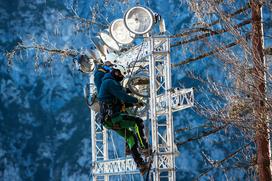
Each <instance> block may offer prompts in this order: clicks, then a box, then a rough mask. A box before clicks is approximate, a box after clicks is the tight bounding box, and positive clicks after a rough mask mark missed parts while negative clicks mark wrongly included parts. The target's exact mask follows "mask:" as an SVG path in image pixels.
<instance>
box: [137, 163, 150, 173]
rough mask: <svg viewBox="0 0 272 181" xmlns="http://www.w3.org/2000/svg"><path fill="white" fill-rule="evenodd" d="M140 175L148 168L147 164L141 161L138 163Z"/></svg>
mask: <svg viewBox="0 0 272 181" xmlns="http://www.w3.org/2000/svg"><path fill="white" fill-rule="evenodd" d="M138 168H139V170H140V173H141V175H144V174H145V173H146V172H147V171H148V170H149V164H148V163H146V162H142V163H140V164H139V165H138Z"/></svg>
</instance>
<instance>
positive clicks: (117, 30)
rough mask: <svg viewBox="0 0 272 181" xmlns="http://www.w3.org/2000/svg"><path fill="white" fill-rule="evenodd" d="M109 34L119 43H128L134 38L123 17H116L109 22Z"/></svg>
mask: <svg viewBox="0 0 272 181" xmlns="http://www.w3.org/2000/svg"><path fill="white" fill-rule="evenodd" d="M110 34H111V36H112V37H113V38H114V40H115V41H117V42H118V43H120V44H130V43H131V42H132V41H133V40H134V38H135V34H134V33H132V32H130V31H129V30H128V29H127V27H126V25H125V23H124V19H116V20H114V21H113V22H112V23H111V25H110Z"/></svg>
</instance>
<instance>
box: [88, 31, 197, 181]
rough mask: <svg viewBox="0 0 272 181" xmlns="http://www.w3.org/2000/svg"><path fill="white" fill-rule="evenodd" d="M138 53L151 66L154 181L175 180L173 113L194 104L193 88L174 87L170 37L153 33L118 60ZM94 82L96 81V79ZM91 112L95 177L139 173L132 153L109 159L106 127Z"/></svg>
mask: <svg viewBox="0 0 272 181" xmlns="http://www.w3.org/2000/svg"><path fill="white" fill-rule="evenodd" d="M137 55H138V59H139V60H141V61H143V62H142V65H148V66H149V77H150V99H149V105H150V107H149V115H150V116H149V117H150V120H151V132H152V133H151V135H152V149H153V150H155V151H156V153H155V156H154V162H153V166H152V170H151V177H152V179H153V180H154V181H159V180H161V179H162V178H163V180H165V178H167V179H168V180H169V181H174V180H176V176H175V155H176V152H177V150H176V148H175V144H174V130H173V129H174V127H173V118H172V113H173V112H175V111H179V110H183V109H186V108H189V107H191V106H193V104H194V96H193V89H192V88H190V89H178V88H176V89H173V88H172V85H171V62H170V40H169V38H167V37H164V36H158V37H150V38H149V39H146V40H145V41H144V43H143V45H139V46H136V47H134V48H132V49H130V50H129V51H127V52H124V53H123V54H121V55H120V56H119V57H118V62H119V63H121V64H122V65H124V66H126V67H128V66H129V64H131V62H132V61H135V60H136V57H137ZM123 60H127V61H126V62H125V61H123ZM136 70H137V69H134V71H136ZM91 77H92V76H91ZM91 79H92V78H91ZM91 85H93V84H92V82H91ZM91 115H92V116H91V123H92V160H93V162H92V165H93V168H92V174H93V180H108V179H109V176H111V175H122V174H139V171H138V169H137V168H136V164H135V163H134V161H133V159H132V158H131V157H128V158H127V159H125V158H118V159H114V160H112V159H111V160H109V157H108V156H109V155H108V151H107V149H108V146H107V145H108V142H107V131H106V129H104V131H102V130H101V128H100V125H99V124H97V123H95V116H94V115H95V114H94V113H93V112H92V113H91ZM101 143H102V144H101Z"/></svg>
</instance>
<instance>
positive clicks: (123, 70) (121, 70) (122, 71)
mask: <svg viewBox="0 0 272 181" xmlns="http://www.w3.org/2000/svg"><path fill="white" fill-rule="evenodd" d="M112 68H113V69H116V70H119V71H120V72H121V74H122V75H123V76H124V77H125V76H126V75H127V70H126V69H125V67H124V66H123V65H116V64H115V65H113V67H112Z"/></svg>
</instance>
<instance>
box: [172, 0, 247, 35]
mask: <svg viewBox="0 0 272 181" xmlns="http://www.w3.org/2000/svg"><path fill="white" fill-rule="evenodd" d="M249 8H250V5H249V3H247V4H246V5H245V7H243V8H241V9H239V10H237V11H235V12H234V13H231V14H229V15H226V16H227V17H229V18H231V17H233V16H235V15H237V14H240V13H242V12H244V11H246V10H247V9H249ZM219 22H220V20H216V21H214V22H212V23H210V24H207V25H205V27H200V28H195V29H192V30H189V31H185V32H182V33H179V34H176V35H173V36H170V38H178V37H183V36H188V35H190V34H192V33H196V32H199V31H203V32H205V31H211V30H210V29H208V27H211V26H213V25H215V24H217V23H219Z"/></svg>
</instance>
